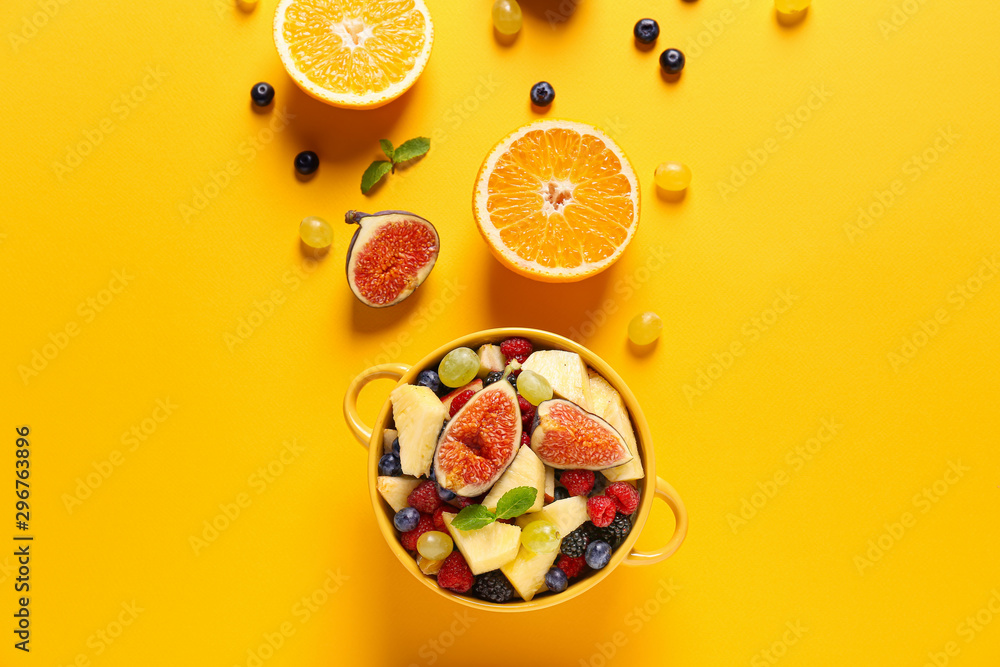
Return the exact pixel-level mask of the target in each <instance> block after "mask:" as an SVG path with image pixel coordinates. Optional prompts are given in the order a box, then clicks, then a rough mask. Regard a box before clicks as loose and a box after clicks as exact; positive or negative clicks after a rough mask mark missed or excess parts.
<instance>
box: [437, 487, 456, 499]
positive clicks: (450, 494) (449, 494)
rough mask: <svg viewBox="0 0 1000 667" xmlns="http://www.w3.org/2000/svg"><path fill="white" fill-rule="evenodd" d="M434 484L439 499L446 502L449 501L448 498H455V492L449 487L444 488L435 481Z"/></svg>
mask: <svg viewBox="0 0 1000 667" xmlns="http://www.w3.org/2000/svg"><path fill="white" fill-rule="evenodd" d="M434 484H435V485H436V486H437V490H438V498H440V499H441V500H444V501H446V502H447V501H449V500H454V499H455V492H454V491H452V490H451V489H446V488H444V487H443V486H441V485H440V484H438V483H437V482H435V483H434Z"/></svg>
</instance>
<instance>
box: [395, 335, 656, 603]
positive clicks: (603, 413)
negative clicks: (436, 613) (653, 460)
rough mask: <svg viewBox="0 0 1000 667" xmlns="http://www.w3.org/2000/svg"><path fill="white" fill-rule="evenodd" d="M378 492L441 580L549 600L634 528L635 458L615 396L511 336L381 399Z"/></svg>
mask: <svg viewBox="0 0 1000 667" xmlns="http://www.w3.org/2000/svg"><path fill="white" fill-rule="evenodd" d="M390 398H391V401H392V416H393V426H392V428H388V429H386V430H385V432H384V433H383V454H382V456H381V458H380V460H379V465H378V479H377V485H376V486H377V489H378V491H379V493H380V495H381V496H382V498H383V500H384V501H385V502H386V503H387V504H388V506H389V507H390V508H391V510H392V512H394V513H395V514H394V516H393V524H394V526H395V528H396V530H397V532H398V537H399V541H400V543H401V544H402V545H403V547H404V548H405V549H406V550H407V551H408V552H410V554H411V555H412V556H413V558H414V559H415V560H416V562H417V564H418V566H419V567H420V570H421V571H422V572H423V573H424V574H425V575H427V576H428V577H434V578H435V579H436V580H437V585H438V586H440V587H441V588H445V589H448V590H450V591H452V592H454V593H457V594H463V595H468V596H472V597H476V598H480V599H482V600H485V601H487V602H491V603H505V602H511V601H518V600H525V601H529V600H531V599H533V598H534V597H535V596H537V595H542V594H545V595H556V594H559V593H561V592H563V591H565V590H566V589H567V588H568V587H569V586H571V585H572V583H573V582H574V581H575V580H578V579H580V578H581V577H585V576H587V575H588V574H589V573H591V572H594V571H596V570H600V569H603V568H604V567H605V566H607V564H608V563H609V562H610V561H611V557H612V554H613V552H614V550H615V549H617V548H618V547H620V546H621V545H622V544H623V543H624V542H625V539H626V537H628V534H629V532H630V531H631V529H632V525H633V522H634V518H635V513H636V510H637V508H638V506H639V501H640V491H639V488H640V486H641V485H640V483H639V480H641V479H642V478H643V476H644V472H643V466H642V461H641V459H640V455H639V450H638V446H637V444H636V439H635V431H634V429H633V427H632V422H631V420H630V417H629V414H628V411H627V409H626V408H625V403H624V401H623V400H622V397H621V395H619V393H618V391H616V390H615V389H614V387H612V386H611V384H610V383H609V382H608V381H607V380H606V379H604V378H603V377H602V376H601V375H600V374H598V373H597V372H596V371H595V370H594V369H592V368H588V367H587V364H586V363H585V362H584V360H583V359H582V358H581V357H580V355H579V354H576V353H575V352H569V351H566V350H554V349H535V346H534V344H533V343H532V342H531V341H530V340H528V339H526V338H519V337H518V338H508V339H506V340H503V341H496V342H495V343H493V344H487V345H483V346H481V347H479V349H478V350H473V349H472V348H467V347H460V348H456V349H454V350H451V351H449V352H448V353H447V354H446V355H444V357H443V358H442V359H441V361H440V362H439V363H438V365H437V367H436V368H427V369H424V370H423V371H421V372H420V374H419V375H418V376H417V379H416V381H415V383H413V384H405V385H400V386H398V387H396V388H395V389H394V390H393V391H392V394H391V396H390Z"/></svg>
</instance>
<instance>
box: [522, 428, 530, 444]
mask: <svg viewBox="0 0 1000 667" xmlns="http://www.w3.org/2000/svg"><path fill="white" fill-rule="evenodd" d="M521 446H522V447H531V435H530V434H529V433H528V432H527V431H521Z"/></svg>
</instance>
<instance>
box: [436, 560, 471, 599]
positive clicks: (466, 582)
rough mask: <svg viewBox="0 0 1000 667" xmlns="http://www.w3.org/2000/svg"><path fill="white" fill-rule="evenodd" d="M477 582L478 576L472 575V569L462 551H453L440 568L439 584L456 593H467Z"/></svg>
mask: <svg viewBox="0 0 1000 667" xmlns="http://www.w3.org/2000/svg"><path fill="white" fill-rule="evenodd" d="M475 583H476V578H475V577H474V576H473V575H472V570H470V569H469V564H468V563H466V562H465V557H464V556H463V555H462V552H460V551H452V552H451V555H449V556H448V557H447V558H445V559H444V563H442V564H441V569H440V570H438V586H440V587H441V588H447V589H448V590H450V591H455V592H456V593H465V592H467V591H468V590H469V589H470V588H472V585H473V584H475Z"/></svg>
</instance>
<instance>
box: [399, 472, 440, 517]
mask: <svg viewBox="0 0 1000 667" xmlns="http://www.w3.org/2000/svg"><path fill="white" fill-rule="evenodd" d="M406 502H407V503H409V504H410V507H414V508H416V509H418V510H420V512H421V514H433V513H434V510H436V509H437V508H439V507H441V503H442V502H443V501H442V500H441V498H439V497H438V491H437V485H436V484H434V482H432V481H431V480H427V481H425V482H420V484H418V485H417V488H415V489H413V490H412V491H410V496H409V497H408V498H407V499H406Z"/></svg>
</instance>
